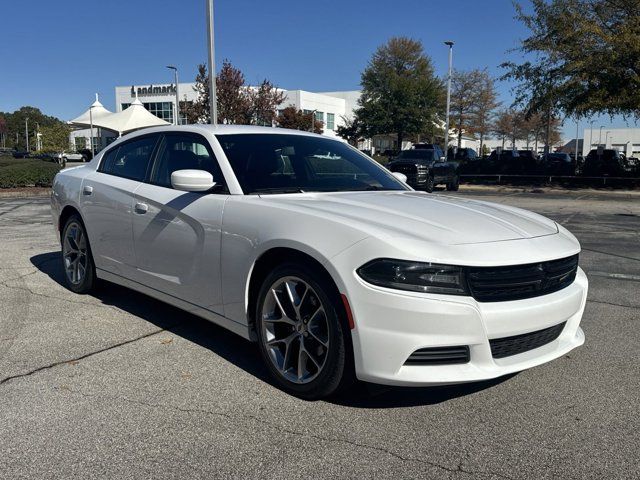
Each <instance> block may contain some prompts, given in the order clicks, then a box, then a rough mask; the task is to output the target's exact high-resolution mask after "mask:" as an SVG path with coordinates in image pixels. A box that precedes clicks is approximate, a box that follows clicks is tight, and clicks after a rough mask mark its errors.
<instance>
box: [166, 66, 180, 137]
mask: <svg viewBox="0 0 640 480" xmlns="http://www.w3.org/2000/svg"><path fill="white" fill-rule="evenodd" d="M167 68H168V69H169V70H173V75H174V77H173V78H174V80H175V84H176V118H175V121H174V125H180V94H179V93H178V69H177V68H176V67H175V66H173V65H167Z"/></svg>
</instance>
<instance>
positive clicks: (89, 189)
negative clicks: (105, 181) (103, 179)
mask: <svg viewBox="0 0 640 480" xmlns="http://www.w3.org/2000/svg"><path fill="white" fill-rule="evenodd" d="M92 193H93V187H92V186H91V185H85V186H84V187H82V194H83V195H91V194H92Z"/></svg>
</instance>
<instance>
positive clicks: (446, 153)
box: [400, 41, 460, 159]
mask: <svg viewBox="0 0 640 480" xmlns="http://www.w3.org/2000/svg"><path fill="white" fill-rule="evenodd" d="M444 44H445V45H448V46H449V73H448V74H447V115H446V120H445V127H444V157H445V159H446V158H448V157H449V109H450V107H451V70H452V68H453V42H452V41H447V42H444ZM458 135H460V132H458ZM400 148H402V146H401V147H400Z"/></svg>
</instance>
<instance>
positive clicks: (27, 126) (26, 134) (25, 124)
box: [24, 117, 29, 153]
mask: <svg viewBox="0 0 640 480" xmlns="http://www.w3.org/2000/svg"><path fill="white" fill-rule="evenodd" d="M24 138H25V140H26V142H27V153H29V117H27V118H25V119H24Z"/></svg>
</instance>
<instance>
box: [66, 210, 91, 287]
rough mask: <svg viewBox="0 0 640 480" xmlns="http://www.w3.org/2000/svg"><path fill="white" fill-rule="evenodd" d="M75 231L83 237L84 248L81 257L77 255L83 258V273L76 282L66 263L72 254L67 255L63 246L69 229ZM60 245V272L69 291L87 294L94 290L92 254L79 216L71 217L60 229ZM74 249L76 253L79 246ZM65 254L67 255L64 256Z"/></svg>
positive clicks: (71, 257)
mask: <svg viewBox="0 0 640 480" xmlns="http://www.w3.org/2000/svg"><path fill="white" fill-rule="evenodd" d="M72 228H73V229H77V230H78V231H79V232H81V234H82V235H83V236H84V242H85V248H84V254H83V255H77V257H79V258H80V261H81V260H82V258H84V260H85V263H84V273H83V274H82V278H78V280H77V281H74V279H73V276H74V274H73V273H70V272H69V268H70V267H69V265H68V263H69V262H70V260H72V259H73V258H74V257H73V254H68V250H67V248H68V247H67V246H65V240H66V239H67V236H68V235H69V234H70V233H72V232H70V229H72ZM60 244H61V248H62V272H63V275H64V280H65V285H66V286H67V288H68V289H69V290H71V291H72V292H75V293H80V294H85V293H89V292H90V291H92V290H93V289H94V288H95V285H96V267H95V264H94V263H93V254H92V253H91V245H89V237H88V236H87V230H86V228H85V226H84V223H83V222H82V219H81V218H80V216H79V215H77V214H73V215H71V216H70V217H69V218H68V219H67V221H66V222H65V224H64V227H63V229H62V236H61V238H60ZM74 247H76V248H78V251H80V250H81V248H80V247H79V245H74ZM66 253H67V254H66Z"/></svg>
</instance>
